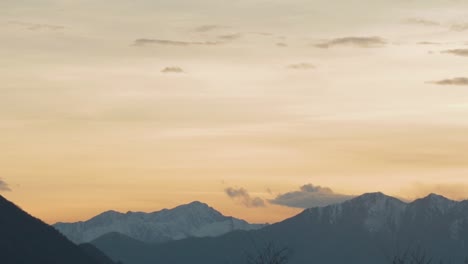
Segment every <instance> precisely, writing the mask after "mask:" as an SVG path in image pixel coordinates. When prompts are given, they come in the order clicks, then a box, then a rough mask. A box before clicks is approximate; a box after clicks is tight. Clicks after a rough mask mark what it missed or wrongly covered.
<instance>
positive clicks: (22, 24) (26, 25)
mask: <svg viewBox="0 0 468 264" xmlns="http://www.w3.org/2000/svg"><path fill="white" fill-rule="evenodd" d="M8 24H10V25H16V26H19V27H23V28H26V29H28V30H31V31H38V30H52V31H57V30H63V29H65V27H64V26H59V25H51V24H37V23H30V22H23V21H10V22H8Z"/></svg>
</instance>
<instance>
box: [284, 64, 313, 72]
mask: <svg viewBox="0 0 468 264" xmlns="http://www.w3.org/2000/svg"><path fill="white" fill-rule="evenodd" d="M288 69H292V70H312V69H315V66H314V65H312V64H310V63H306V62H303V63H297V64H291V65H288Z"/></svg>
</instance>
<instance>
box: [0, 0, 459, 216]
mask: <svg viewBox="0 0 468 264" xmlns="http://www.w3.org/2000/svg"><path fill="white" fill-rule="evenodd" d="M358 2H359V4H349V3H343V2H339V1H325V0H313V1H305V0H292V1H288V2H279V1H263V0H254V1H252V0H249V1H247V0H241V1H235V2H232V3H231V2H230V3H225V2H223V3H221V2H220V1H215V0H202V1H197V4H193V3H189V2H187V1H182V0H172V1H165V0H164V1H156V2H155V1H146V0H136V1H125V0H118V1H110V0H104V1H99V3H96V2H94V1H88V0H80V1H67V0H44V1H40V2H38V1H32V0H31V1H9V0H6V1H2V2H1V3H0V32H1V33H2V34H0V56H1V57H2V60H1V61H0V81H1V83H2V85H1V86H0V146H1V147H2V150H3V151H2V152H0V179H1V180H3V181H4V182H5V183H6V184H8V186H9V189H11V191H6V189H5V188H3V191H1V190H2V188H1V187H2V186H1V184H0V192H1V194H2V195H5V196H6V197H7V198H9V199H11V200H13V201H14V202H16V203H18V204H19V205H20V206H22V207H23V208H24V209H26V210H27V211H28V212H30V213H32V214H33V215H35V216H38V217H40V218H41V219H44V220H45V221H47V222H49V223H54V222H56V221H76V220H84V219H87V218H89V217H91V216H93V215H95V214H97V213H99V212H102V211H105V210H109V209H115V210H119V211H128V210H132V211H155V210H160V209H162V208H170V207H174V206H176V205H179V204H181V203H188V202H191V201H193V200H200V201H203V202H206V203H208V204H210V205H211V206H213V207H215V208H216V209H218V210H220V211H221V212H223V213H225V214H227V215H233V216H236V217H239V218H244V219H246V220H249V221H253V222H275V221H279V220H282V219H284V218H286V217H288V216H292V215H294V214H296V213H298V212H300V209H297V208H290V207H287V206H279V205H273V204H271V203H269V202H268V201H269V200H271V199H275V197H277V196H278V195H280V194H284V193H288V192H292V191H297V190H299V188H300V186H303V185H306V184H313V185H320V186H325V187H329V188H331V189H332V190H333V191H334V193H336V194H339V195H341V194H342V195H357V194H361V193H363V192H371V191H383V192H385V193H387V194H390V195H396V196H399V197H403V198H408V199H412V198H415V197H420V196H423V195H426V194H427V193H429V192H438V193H440V194H443V195H447V196H449V197H452V198H454V199H464V198H466V197H467V196H468V192H467V191H465V190H468V188H466V187H468V186H467V185H468V177H467V176H466V173H467V172H468V166H467V164H468V154H467V153H468V151H467V150H468V136H467V135H468V79H467V80H465V79H463V78H466V77H468V76H467V73H466V69H467V67H468V57H467V56H466V54H468V46H466V44H467V43H468V42H467V41H468V39H467V38H466V32H467V31H468V26H467V25H468V20H467V19H466V17H468V11H466V10H468V8H467V7H468V3H465V2H463V1H450V0H431V1H422V0H414V1H403V0H396V1H391V3H390V2H389V1H383V0H379V1H370V0H359V1H358ZM363 6H365V7H366V8H363ZM279 18H281V19H279ZM165 69H166V70H165ZM0 183H1V182H0ZM229 187H232V188H244V189H245V190H246V191H247V192H248V194H249V195H250V197H251V198H260V199H262V200H264V201H265V203H266V207H250V208H249V207H246V206H245V204H243V203H242V200H241V199H239V198H236V199H232V198H230V197H229V196H228V195H227V194H226V192H225V190H226V188H229Z"/></svg>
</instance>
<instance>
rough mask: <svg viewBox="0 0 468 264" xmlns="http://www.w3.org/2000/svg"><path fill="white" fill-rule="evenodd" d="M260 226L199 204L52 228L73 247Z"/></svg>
mask: <svg viewBox="0 0 468 264" xmlns="http://www.w3.org/2000/svg"><path fill="white" fill-rule="evenodd" d="M263 226H264V225H256V224H249V223H247V222H246V221H244V220H240V219H236V218H233V217H227V216H224V215H222V214H221V213H220V212H218V211H216V210H215V209H213V208H211V207H209V206H208V205H206V204H204V203H200V202H193V203H190V204H186V205H181V206H178V207H176V208H173V209H170V210H169V209H164V210H161V211H158V212H153V213H142V212H128V213H119V212H116V211H108V212H105V213H102V214H100V215H98V216H96V217H94V218H92V219H90V220H88V221H85V222H77V223H57V224H55V225H54V227H55V228H56V229H57V230H58V231H60V232H61V233H62V234H64V235H65V236H66V237H67V238H69V239H70V240H71V241H73V242H75V243H77V244H79V243H86V242H91V241H93V240H95V239H97V238H99V237H101V236H103V235H105V234H108V233H115V232H117V233H121V234H123V235H126V236H128V237H131V238H133V239H136V240H140V241H143V242H149V243H161V242H165V241H170V240H179V239H184V238H188V237H215V236H219V235H222V234H225V233H228V232H231V231H234V230H253V229H258V228H261V227H263Z"/></svg>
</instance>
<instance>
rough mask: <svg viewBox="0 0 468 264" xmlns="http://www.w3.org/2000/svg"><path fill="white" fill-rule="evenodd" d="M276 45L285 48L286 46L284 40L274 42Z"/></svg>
mask: <svg viewBox="0 0 468 264" xmlns="http://www.w3.org/2000/svg"><path fill="white" fill-rule="evenodd" d="M276 46H278V47H280V48H285V47H287V46H288V44H286V43H284V42H278V43H276Z"/></svg>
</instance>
